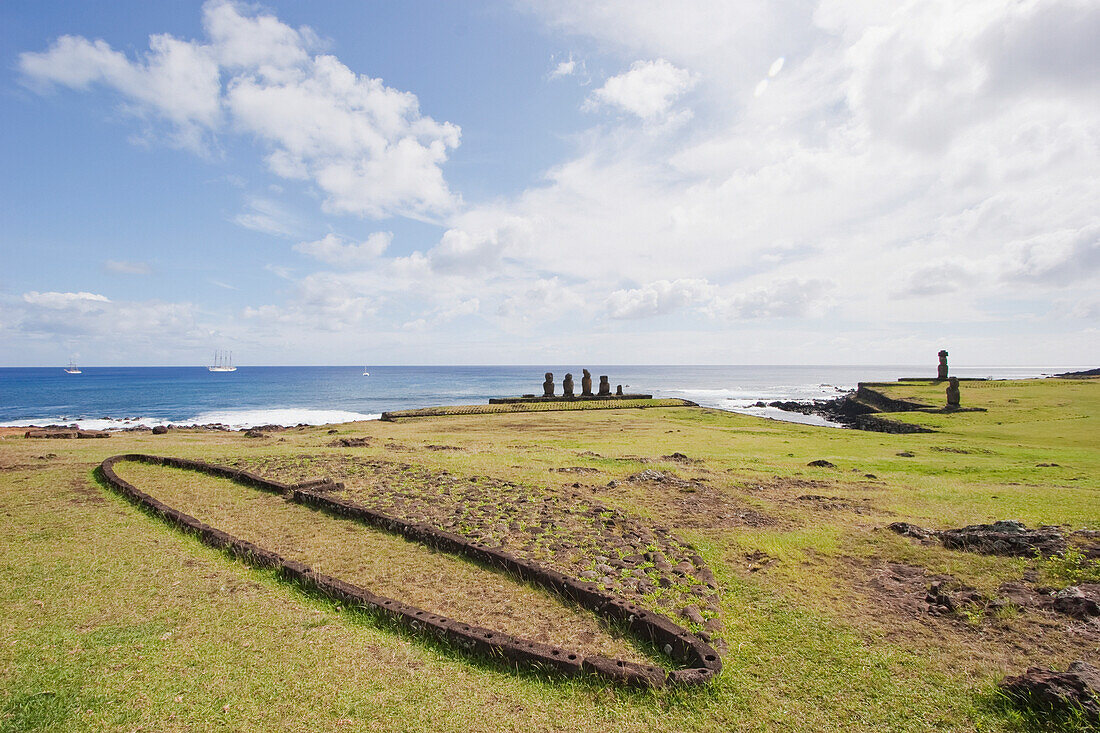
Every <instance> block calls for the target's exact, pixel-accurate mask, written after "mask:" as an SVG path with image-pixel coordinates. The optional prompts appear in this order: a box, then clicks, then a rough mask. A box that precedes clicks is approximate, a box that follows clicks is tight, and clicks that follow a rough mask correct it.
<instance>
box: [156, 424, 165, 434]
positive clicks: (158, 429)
mask: <svg viewBox="0 0 1100 733" xmlns="http://www.w3.org/2000/svg"><path fill="white" fill-rule="evenodd" d="M167 432H168V428H167V427H165V426H164V425H157V426H156V427H154V428H153V435H164V434H165V433H167Z"/></svg>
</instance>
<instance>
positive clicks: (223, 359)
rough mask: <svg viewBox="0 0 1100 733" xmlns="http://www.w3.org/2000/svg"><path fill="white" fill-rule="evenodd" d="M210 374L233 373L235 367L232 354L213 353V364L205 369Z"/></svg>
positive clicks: (224, 352)
mask: <svg viewBox="0 0 1100 733" xmlns="http://www.w3.org/2000/svg"><path fill="white" fill-rule="evenodd" d="M206 368H207V369H209V370H210V371H212V372H235V371H237V367H235V366H233V352H232V351H215V352H214V363H213V364H212V365H210V366H208V367H206Z"/></svg>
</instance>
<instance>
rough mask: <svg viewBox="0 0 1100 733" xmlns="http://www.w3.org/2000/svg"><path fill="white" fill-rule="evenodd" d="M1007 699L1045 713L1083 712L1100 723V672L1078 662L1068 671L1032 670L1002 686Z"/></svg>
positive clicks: (1037, 668) (1034, 668) (1008, 680)
mask: <svg viewBox="0 0 1100 733" xmlns="http://www.w3.org/2000/svg"><path fill="white" fill-rule="evenodd" d="M1001 689H1002V690H1004V692H1005V694H1006V695H1008V697H1010V698H1012V699H1014V700H1016V701H1018V702H1020V703H1023V704H1024V705H1028V706H1031V707H1035V708H1040V709H1042V710H1045V711H1059V712H1070V711H1081V712H1083V713H1084V715H1085V716H1086V717H1087V718H1088V719H1089V720H1091V721H1093V722H1094V723H1096V722H1100V670H1097V669H1096V668H1095V667H1093V666H1092V665H1090V664H1087V663H1085V662H1082V661H1076V662H1074V663H1073V664H1071V665H1069V667H1067V668H1066V671H1065V672H1055V671H1054V670H1052V669H1042V668H1041V667H1031V668H1029V669H1028V670H1027V672H1025V673H1024V674H1022V675H1018V676H1016V677H1008V678H1006V679H1005V680H1004V682H1002V683H1001Z"/></svg>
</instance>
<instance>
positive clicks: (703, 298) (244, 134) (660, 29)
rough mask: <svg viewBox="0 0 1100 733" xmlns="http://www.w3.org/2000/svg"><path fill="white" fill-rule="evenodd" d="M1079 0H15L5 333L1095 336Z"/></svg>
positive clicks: (473, 348)
mask: <svg viewBox="0 0 1100 733" xmlns="http://www.w3.org/2000/svg"><path fill="white" fill-rule="evenodd" d="M1097 49H1100V8H1098V7H1097V6H1096V5H1095V3H1089V2H1085V1H1084V0H1044V1H1041V2H1019V3H1011V2H1009V3H1006V2H984V1H980V0H979V1H976V2H974V3H968V4H967V5H966V6H965V7H962V6H959V5H958V4H957V3H950V2H942V3H941V2H922V3H912V4H890V5H889V7H886V6H883V5H882V4H876V3H866V2H862V0H820V1H819V2H797V3H786V4H782V5H781V6H778V7H777V6H776V4H774V3H769V2H763V0H761V1H759V2H756V1H753V2H748V1H746V2H728V0H723V1H718V0H714V1H709V0H693V1H691V2H683V3H674V4H670V3H664V2H656V1H652V2H650V1H646V0H641V1H639V2H627V1H626V0H621V1H619V0H610V1H608V2H603V3H587V2H579V1H577V2H574V1H573V0H552V1H551V0H547V1H546V2H537V3H536V2H523V1H521V0H515V1H514V2H513V1H505V0H501V1H500V2H484V3H477V4H474V3H452V2H434V3H429V2H402V3H389V2H351V1H348V2H323V3H302V2H267V3H263V4H246V3H234V2H228V1H226V0H211V1H210V2H206V3H147V2H114V3H110V4H91V3H82V2H72V3H62V2H7V3H4V4H3V5H0V52H2V54H3V59H4V62H5V63H4V77H3V82H2V85H0V105H2V109H0V112H2V119H3V122H2V123H0V124H2V125H3V132H4V134H3V135H2V136H0V150H2V154H3V161H4V168H5V172H6V175H5V176H4V177H3V179H2V180H0V187H2V189H0V196H2V197H3V201H4V205H3V208H2V209H0V211H2V212H3V213H2V217H3V219H2V223H3V226H2V227H0V254H2V262H3V268H2V269H0V365H9V366H16V365H52V364H57V363H64V362H66V361H67V360H68V359H69V358H70V356H75V357H76V358H77V359H78V360H79V361H80V362H81V363H84V364H89V365H92V364H192V363H202V362H203V361H205V360H207V359H208V358H209V353H210V352H212V351H213V350H214V349H216V348H217V349H232V350H233V351H234V352H235V354H237V360H238V362H240V363H253V364H339V363H371V364H416V363H442V364H448V363H473V364H477V363H519V364H523V363H539V362H546V361H549V362H563V361H570V360H573V361H591V362H599V363H730V364H737V363H922V362H927V361H929V357H928V354H932V355H933V356H934V354H935V352H936V351H938V350H939V348H948V349H949V350H950V351H951V353H952V355H953V359H954V360H955V361H956V363H959V364H973V365H979V364H993V363H999V364H1035V365H1044V364H1048V365H1055V364H1059V365H1092V364H1094V363H1095V362H1096V361H1097V360H1098V359H1100V339H1098V338H1097V320H1098V316H1100V296H1098V295H1097V293H1098V292H1100V288H1098V287H1097V285H1098V284H1100V282H1098V281H1100V276H1098V270H1100V210H1098V209H1097V207H1096V205H1095V202H1096V201H1097V200H1100V176H1098V175H1097V173H1096V171H1097V170H1100V81H1098V79H1100V51H1098V50H1097Z"/></svg>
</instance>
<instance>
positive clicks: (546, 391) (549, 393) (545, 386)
mask: <svg viewBox="0 0 1100 733" xmlns="http://www.w3.org/2000/svg"><path fill="white" fill-rule="evenodd" d="M542 396H543V397H553V396H554V372H546V381H545V382H543V383H542Z"/></svg>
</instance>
